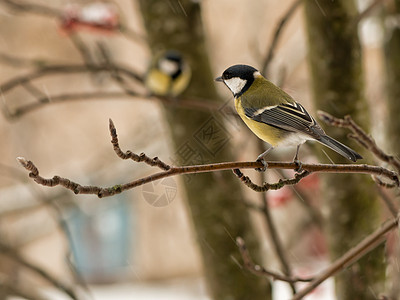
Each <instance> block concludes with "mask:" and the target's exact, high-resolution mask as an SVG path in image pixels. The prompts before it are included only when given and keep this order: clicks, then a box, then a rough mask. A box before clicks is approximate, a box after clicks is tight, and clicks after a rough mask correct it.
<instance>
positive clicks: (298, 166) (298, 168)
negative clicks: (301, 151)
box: [293, 159, 303, 173]
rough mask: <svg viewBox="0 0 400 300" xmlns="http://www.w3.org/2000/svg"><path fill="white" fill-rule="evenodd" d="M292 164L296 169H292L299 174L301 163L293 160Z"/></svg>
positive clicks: (301, 167)
mask: <svg viewBox="0 0 400 300" xmlns="http://www.w3.org/2000/svg"><path fill="white" fill-rule="evenodd" d="M293 162H294V164H295V165H296V168H295V169H294V171H295V172H296V173H300V172H301V171H302V170H303V163H302V162H301V161H300V160H298V159H295V160H294V161H293Z"/></svg>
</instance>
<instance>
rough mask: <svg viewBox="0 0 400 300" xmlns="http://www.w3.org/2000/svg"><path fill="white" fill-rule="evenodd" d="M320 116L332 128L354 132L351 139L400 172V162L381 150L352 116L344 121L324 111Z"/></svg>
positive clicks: (346, 117) (320, 112) (319, 113)
mask: <svg viewBox="0 0 400 300" xmlns="http://www.w3.org/2000/svg"><path fill="white" fill-rule="evenodd" d="M318 116H319V117H320V118H321V120H323V121H324V122H325V123H327V124H329V125H331V126H335V127H339V128H347V129H350V130H351V132H352V135H350V137H351V138H353V139H355V140H356V141H357V142H358V143H359V144H360V145H362V146H363V147H365V148H366V149H367V150H369V151H371V152H372V153H373V154H374V155H375V156H376V157H377V158H378V159H380V160H382V161H384V162H387V163H388V164H390V165H391V166H393V167H394V168H395V169H396V170H397V172H400V161H399V160H398V159H397V158H395V157H394V156H392V155H389V154H387V153H385V152H384V151H383V150H382V149H381V148H379V147H378V145H377V144H376V143H375V140H374V139H373V138H372V137H371V136H370V135H368V134H367V133H366V132H365V131H364V130H363V129H362V128H361V127H360V126H358V124H356V122H354V121H353V119H352V118H351V117H350V116H345V117H344V119H340V118H336V117H334V116H332V115H330V114H328V113H327V112H324V111H318Z"/></svg>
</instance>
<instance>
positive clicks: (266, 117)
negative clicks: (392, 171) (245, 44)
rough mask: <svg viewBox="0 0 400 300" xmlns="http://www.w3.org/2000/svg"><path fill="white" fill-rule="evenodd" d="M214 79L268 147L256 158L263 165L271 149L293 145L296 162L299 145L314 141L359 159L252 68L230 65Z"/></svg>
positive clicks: (300, 106)
mask: <svg viewBox="0 0 400 300" xmlns="http://www.w3.org/2000/svg"><path fill="white" fill-rule="evenodd" d="M215 80H216V81H221V82H223V83H225V85H226V86H227V87H228V88H229V89H230V90H231V92H232V93H233V96H234V97H235V108H236V110H237V112H238V114H239V115H240V117H241V118H242V120H243V121H244V122H245V123H246V125H247V126H248V127H249V128H250V129H251V131H253V132H254V133H255V135H257V136H258V137H259V138H260V139H262V140H263V141H265V142H267V143H269V144H270V145H271V147H270V148H269V149H267V151H265V152H264V153H262V154H260V155H259V156H258V158H257V161H261V162H262V163H263V164H264V165H265V161H264V157H265V156H266V154H267V153H268V152H269V151H271V150H272V149H273V148H275V147H278V146H294V145H297V149H296V155H295V157H294V161H295V162H297V163H299V161H298V154H299V148H300V145H301V144H303V143H304V142H306V141H307V140H316V141H318V142H320V143H321V144H323V145H325V146H327V147H329V148H331V149H332V150H334V151H336V152H337V153H339V154H340V155H342V156H344V157H346V158H347V159H349V160H351V161H354V162H355V161H356V160H357V159H361V158H362V157H361V155H360V154H358V153H357V152H355V151H354V150H352V149H350V148H349V147H347V146H345V145H343V144H342V143H340V142H338V141H336V140H334V139H333V138H331V137H329V136H327V135H326V134H325V132H324V130H323V129H322V128H321V127H320V126H319V125H318V123H317V121H315V119H314V118H313V117H312V116H311V115H310V114H309V113H308V112H307V111H306V109H305V108H304V107H303V105H301V104H300V103H298V102H296V101H294V100H293V98H292V97H291V96H289V95H288V94H287V93H285V92H284V91H283V90H281V89H280V88H279V87H277V86H275V85H274V84H273V83H272V82H270V81H268V80H267V79H265V78H264V77H263V76H262V75H261V74H260V72H259V71H257V70H256V69H255V68H253V67H251V66H247V65H234V66H231V67H229V68H228V69H226V70H225V71H224V72H223V74H222V76H220V77H218V78H216V79H215Z"/></svg>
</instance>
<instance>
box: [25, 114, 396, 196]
mask: <svg viewBox="0 0 400 300" xmlns="http://www.w3.org/2000/svg"><path fill="white" fill-rule="evenodd" d="M110 123H112V122H110ZM110 128H111V129H112V125H110ZM110 134H111V137H112V140H113V141H114V142H113V145H114V146H116V145H118V144H116V143H115V141H118V138H117V136H116V130H114V129H112V130H111V132H110ZM117 147H118V146H117ZM121 151H122V150H121ZM128 156H131V155H130V154H128ZM132 157H133V156H132ZM17 161H18V162H19V163H20V164H21V165H22V166H23V167H24V168H25V169H26V170H28V171H29V172H30V173H29V177H31V178H32V179H33V180H34V181H35V182H36V183H38V184H41V185H44V186H49V187H53V186H57V185H61V186H63V187H65V188H67V189H69V190H71V191H73V192H74V193H75V194H94V195H97V196H98V197H108V196H112V195H116V194H119V193H121V192H123V191H126V190H130V189H133V188H135V187H138V186H141V185H143V184H146V183H149V182H152V181H156V180H159V179H162V178H166V177H170V176H175V175H181V174H194V173H209V172H216V171H223V170H234V169H256V168H262V167H264V165H263V164H262V163H261V162H257V161H249V162H223V163H214V164H204V165H193V166H183V167H173V166H171V167H170V168H169V169H168V170H166V171H163V172H159V173H155V174H153V175H150V176H147V177H143V178H140V179H137V180H134V181H131V182H128V183H125V184H118V185H114V186H112V187H108V188H102V187H98V186H82V185H80V184H79V183H76V182H73V181H71V180H69V179H67V178H62V177H60V176H54V177H53V178H51V179H46V178H43V177H42V176H40V175H39V170H38V169H37V167H36V166H35V165H34V163H33V162H31V161H29V160H27V159H25V158H23V157H18V158H17ZM143 161H145V160H143ZM155 165H157V163H155ZM157 166H158V165H157ZM268 168H269V169H278V168H279V169H293V170H295V169H297V168H298V165H297V164H296V163H294V162H268ZM302 169H303V172H302V173H299V174H297V175H296V176H295V178H293V179H289V180H286V181H282V180H281V181H280V182H278V183H277V184H275V185H272V186H271V187H272V188H278V187H279V186H283V185H282V184H283V182H284V184H293V182H295V181H299V180H300V179H301V178H303V177H305V176H307V175H308V174H309V173H311V172H324V173H360V174H370V175H377V176H379V175H380V176H384V177H387V178H388V179H389V180H392V181H393V182H394V183H395V184H396V186H398V185H399V178H398V175H397V173H395V172H393V171H391V170H388V169H385V168H383V167H378V166H370V165H365V164H364V165H354V164H341V165H333V164H332V165H330V164H303V165H302ZM236 172H237V171H236ZM239 172H240V170H239ZM240 173H241V172H240ZM239 175H240V174H239ZM299 178H300V179H299ZM248 180H249V182H251V180H250V179H248ZM255 187H256V186H255ZM255 190H257V191H264V190H265V188H264V187H263V186H259V187H258V188H257V187H256V188H255Z"/></svg>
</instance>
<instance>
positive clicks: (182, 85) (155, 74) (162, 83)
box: [145, 69, 191, 97]
mask: <svg viewBox="0 0 400 300" xmlns="http://www.w3.org/2000/svg"><path fill="white" fill-rule="evenodd" d="M190 75H191V74H190V71H189V70H184V71H183V72H182V74H181V75H180V76H178V77H177V78H175V80H173V79H172V78H171V77H170V76H169V75H168V74H165V73H163V72H161V71H160V70H158V69H153V70H151V71H150V72H149V73H148V75H147V77H146V82H145V84H146V87H147V88H148V89H149V90H150V91H151V92H152V93H153V94H155V95H159V96H173V97H175V96H178V95H179V94H180V93H182V92H183V91H184V90H185V89H186V87H187V86H188V85H189V81H190Z"/></svg>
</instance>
